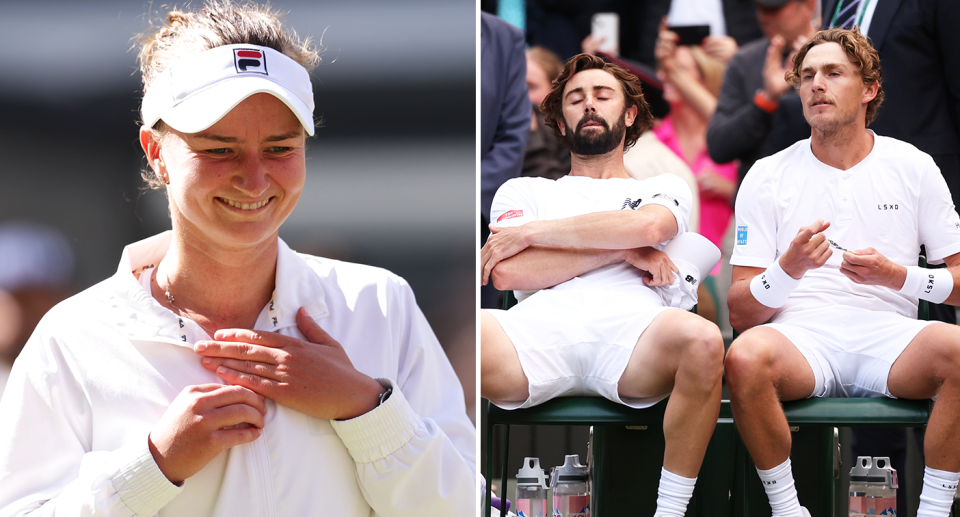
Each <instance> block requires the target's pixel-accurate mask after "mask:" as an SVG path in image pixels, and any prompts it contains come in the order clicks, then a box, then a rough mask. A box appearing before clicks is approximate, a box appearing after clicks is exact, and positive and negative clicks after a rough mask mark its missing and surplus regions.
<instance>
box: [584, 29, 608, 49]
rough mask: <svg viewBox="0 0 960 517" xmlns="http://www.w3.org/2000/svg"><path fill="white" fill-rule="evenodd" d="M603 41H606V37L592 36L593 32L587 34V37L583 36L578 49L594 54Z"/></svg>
mask: <svg viewBox="0 0 960 517" xmlns="http://www.w3.org/2000/svg"><path fill="white" fill-rule="evenodd" d="M605 41H607V38H604V37H603V36H601V37H599V38H594V37H593V34H588V35H587V37H586V38H583V41H581V42H580V51H581V52H583V53H584V54H596V53H597V51H598V50H600V47H601V46H603V43H604V42H605Z"/></svg>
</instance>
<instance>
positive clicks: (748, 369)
mask: <svg viewBox="0 0 960 517" xmlns="http://www.w3.org/2000/svg"><path fill="white" fill-rule="evenodd" d="M766 330H767V329H764V328H762V327H754V328H752V329H750V330H748V331H746V332H744V333H743V334H741V335H740V337H738V338H737V339H735V340H734V341H733V344H731V345H730V350H729V351H728V352H727V357H726V359H725V360H724V371H725V372H726V374H727V383H728V384H729V386H730V390H731V391H733V390H736V389H737V388H740V387H743V386H744V385H746V384H751V383H757V382H766V381H767V380H768V379H767V375H768V374H769V373H770V372H771V371H772V370H771V368H772V366H773V358H774V355H773V345H772V337H773V336H770V335H769V332H766Z"/></svg>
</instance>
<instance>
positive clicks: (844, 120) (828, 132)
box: [803, 100, 857, 139]
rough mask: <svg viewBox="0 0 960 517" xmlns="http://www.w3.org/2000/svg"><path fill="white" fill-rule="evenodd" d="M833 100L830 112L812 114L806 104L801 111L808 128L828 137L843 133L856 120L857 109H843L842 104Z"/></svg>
mask: <svg viewBox="0 0 960 517" xmlns="http://www.w3.org/2000/svg"><path fill="white" fill-rule="evenodd" d="M833 102H834V104H833V112H832V113H820V114H816V115H814V114H811V113H809V108H807V107H806V106H804V113H803V117H804V119H806V121H807V124H808V125H809V126H810V128H811V129H812V130H814V131H816V132H818V133H820V134H821V135H823V136H825V137H827V138H828V139H832V138H834V137H836V136H838V135H841V134H843V133H844V132H845V131H846V130H847V129H848V128H850V127H851V126H852V125H854V124H855V123H856V121H857V110H851V109H844V106H842V105H840V104H837V103H836V101H835V100H834V101H833Z"/></svg>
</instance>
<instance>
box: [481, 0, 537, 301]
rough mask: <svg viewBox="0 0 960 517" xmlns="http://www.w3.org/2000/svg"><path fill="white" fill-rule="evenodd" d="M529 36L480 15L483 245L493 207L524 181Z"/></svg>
mask: <svg viewBox="0 0 960 517" xmlns="http://www.w3.org/2000/svg"><path fill="white" fill-rule="evenodd" d="M523 47H524V44H523V33H522V32H521V31H520V30H519V29H517V28H516V27H513V26H512V25H510V24H508V23H507V22H505V21H503V20H501V19H499V18H497V17H496V16H493V15H490V14H487V13H480V244H481V245H482V244H483V242H484V241H486V240H487V235H488V234H489V233H490V229H489V228H488V225H489V223H490V203H491V202H493V195H494V194H495V193H496V192H497V189H498V188H500V185H502V184H503V182H505V181H507V180H508V179H510V178H516V177H517V176H519V175H520V170H521V169H522V168H523V154H524V151H525V150H526V146H527V138H529V136H530V118H531V117H532V112H531V109H530V99H529V97H528V95H527V86H526V84H525V81H526V75H527V65H526V60H525V59H524V53H523ZM499 305H500V293H498V292H497V291H496V289H494V288H493V286H483V287H482V288H481V291H480V306H481V307H497V306H499Z"/></svg>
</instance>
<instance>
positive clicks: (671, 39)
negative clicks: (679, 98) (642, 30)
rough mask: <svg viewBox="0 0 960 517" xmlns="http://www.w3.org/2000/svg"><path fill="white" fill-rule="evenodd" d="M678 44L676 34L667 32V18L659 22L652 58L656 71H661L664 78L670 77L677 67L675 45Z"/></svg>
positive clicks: (678, 38)
mask: <svg viewBox="0 0 960 517" xmlns="http://www.w3.org/2000/svg"><path fill="white" fill-rule="evenodd" d="M678 43H680V36H678V35H677V33H676V32H673V31H670V30H667V17H666V16H664V17H663V19H661V20H660V28H659V29H658V33H657V44H656V46H655V47H654V48H653V56H654V57H655V58H656V59H657V70H660V71H662V72H663V73H664V74H666V76H668V77H669V76H670V74H672V73H673V72H674V71H675V70H676V67H677V58H676V56H677V44H678Z"/></svg>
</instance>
